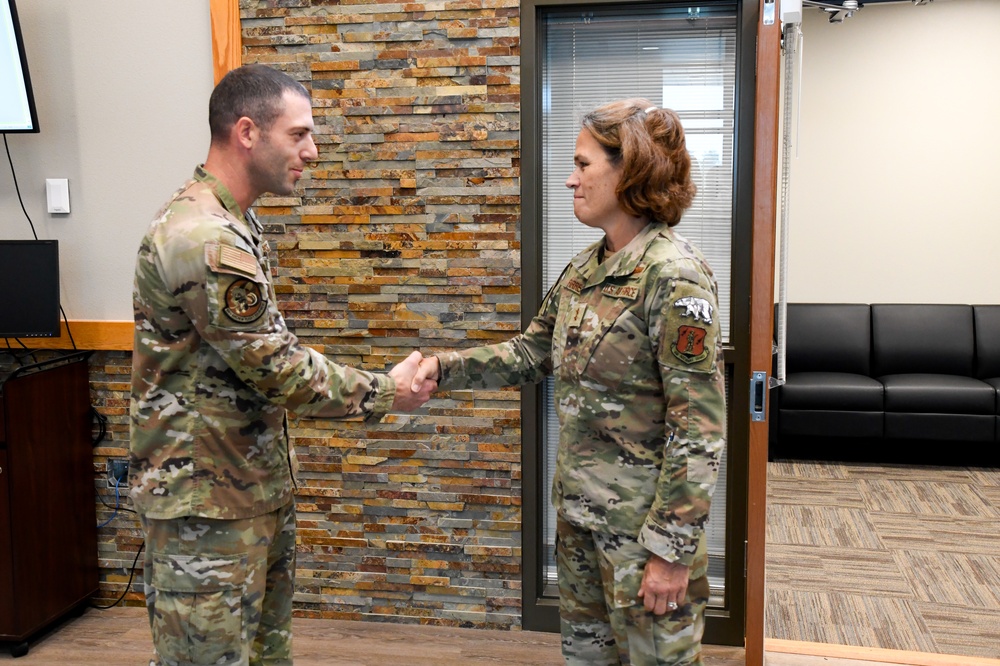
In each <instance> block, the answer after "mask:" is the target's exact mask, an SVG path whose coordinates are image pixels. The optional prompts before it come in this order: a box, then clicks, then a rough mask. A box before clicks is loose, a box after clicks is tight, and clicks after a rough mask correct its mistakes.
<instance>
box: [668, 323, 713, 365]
mask: <svg viewBox="0 0 1000 666" xmlns="http://www.w3.org/2000/svg"><path fill="white" fill-rule="evenodd" d="M707 335H708V331H707V330H705V329H704V328H701V327H699V326H680V327H678V328H677V339H676V340H674V342H672V343H671V344H670V351H671V352H673V354H674V356H676V357H677V358H679V359H680V360H681V361H682V362H684V363H687V364H693V363H697V362H698V361H702V360H704V359H705V358H706V357H707V356H708V350H707V349H706V348H705V336H707Z"/></svg>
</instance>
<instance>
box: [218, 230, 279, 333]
mask: <svg viewBox="0 0 1000 666" xmlns="http://www.w3.org/2000/svg"><path fill="white" fill-rule="evenodd" d="M205 262H206V263H207V265H208V269H209V279H208V284H207V291H208V298H209V308H210V312H209V320H210V321H211V323H212V324H214V325H216V326H218V327H220V328H224V329H230V330H237V331H254V330H257V329H259V328H261V327H262V326H265V325H267V323H268V317H267V316H266V314H267V311H268V288H267V280H266V278H265V277H264V273H263V271H262V270H261V268H260V266H259V265H258V264H257V260H256V258H255V257H254V256H253V254H251V253H249V252H246V251H245V250H241V249H239V248H236V247H233V246H230V245H225V244H220V243H206V244H205Z"/></svg>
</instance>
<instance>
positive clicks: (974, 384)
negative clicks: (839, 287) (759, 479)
mask: <svg viewBox="0 0 1000 666" xmlns="http://www.w3.org/2000/svg"><path fill="white" fill-rule="evenodd" d="M787 319H788V327H787V333H786V335H787V337H786V373H787V381H786V383H785V384H784V385H783V386H780V387H778V388H776V389H775V390H773V391H772V392H771V395H770V398H771V400H770V413H769V417H770V431H771V441H770V454H771V458H772V459H777V458H795V459H835V460H877V461H883V462H917V463H938V464H987V465H996V464H1000V398H998V393H1000V305H953V304H934V305H928V304H921V305H911V304H905V305H904V304H875V305H866V304H841V303H790V304H788V306H787Z"/></svg>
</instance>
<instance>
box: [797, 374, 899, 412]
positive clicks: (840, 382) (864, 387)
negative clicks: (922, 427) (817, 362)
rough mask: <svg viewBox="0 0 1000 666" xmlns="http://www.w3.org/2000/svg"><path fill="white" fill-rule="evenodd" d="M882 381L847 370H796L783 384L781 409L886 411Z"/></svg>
mask: <svg viewBox="0 0 1000 666" xmlns="http://www.w3.org/2000/svg"><path fill="white" fill-rule="evenodd" d="M882 393H883V390H882V384H881V383H880V382H879V381H877V380H875V379H872V378H871V377H865V376H863V375H852V374H848V373H846V372H796V373H794V374H790V375H788V378H787V380H786V381H785V385H784V386H782V387H781V409H783V410H785V409H823V410H856V411H864V412H881V411H882V405H883V402H882Z"/></svg>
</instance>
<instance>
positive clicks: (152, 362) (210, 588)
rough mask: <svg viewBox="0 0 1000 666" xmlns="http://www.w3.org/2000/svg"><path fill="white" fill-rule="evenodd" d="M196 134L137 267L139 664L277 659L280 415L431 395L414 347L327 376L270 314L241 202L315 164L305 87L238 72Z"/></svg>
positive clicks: (287, 469)
mask: <svg viewBox="0 0 1000 666" xmlns="http://www.w3.org/2000/svg"><path fill="white" fill-rule="evenodd" d="M209 124H210V126H211V130H212V143H211V146H210V148H209V154H208V158H207V160H206V162H205V164H204V166H199V167H198V168H197V169H196V170H195V173H194V178H193V179H192V180H190V181H188V182H187V183H185V184H184V186H183V187H181V189H180V190H178V192H177V193H176V194H174V196H173V197H172V198H171V199H170V201H168V202H167V204H166V206H165V207H164V208H163V209H162V210H161V211H160V213H159V214H158V215H157V216H156V219H155V220H154V221H153V223H152V224H151V226H150V227H149V230H148V232H147V234H146V236H145V238H144V239H143V241H142V243H141V245H140V248H139V254H138V259H137V262H136V274H135V286H134V295H133V300H134V309H135V322H136V327H135V340H134V352H133V368H132V404H131V466H130V467H131V469H130V475H129V480H130V485H131V496H132V499H133V501H134V503H135V506H136V509H137V511H138V512H139V514H140V520H141V522H142V527H143V531H144V533H145V537H146V555H145V560H144V582H145V592H146V603H147V608H148V610H149V619H150V625H151V628H152V633H153V644H154V648H155V652H156V655H155V659H154V661H153V662H152V663H155V664H163V665H170V666H173V665H179V664H291V663H292V655H291V610H292V593H293V586H294V567H295V509H294V502H293V497H292V492H293V484H294V480H293V473H294V469H295V456H294V450H293V449H291V448H290V447H289V442H288V435H287V428H286V410H292V411H295V412H297V413H299V414H306V415H311V416H323V417H331V418H344V417H358V418H365V419H378V418H381V416H382V415H384V414H385V413H386V412H387V411H388V410H390V409H402V410H410V409H413V408H415V407H417V406H419V405H420V404H423V402H424V401H426V400H427V399H428V397H429V395H430V392H429V391H425V392H422V393H413V392H411V391H410V387H409V381H410V378H411V377H412V375H413V373H414V372H415V371H416V369H417V363H418V361H419V359H420V356H419V354H418V353H416V352H414V354H412V355H411V356H410V358H408V359H407V360H406V361H404V362H403V363H400V364H399V365H397V366H396V367H395V368H393V370H392V371H391V372H389V373H388V374H376V373H370V372H365V371H361V370H355V369H352V368H348V367H344V366H340V365H337V364H335V363H333V362H331V361H329V360H328V359H327V358H326V357H324V356H323V355H322V354H319V353H318V352H316V351H314V350H312V349H310V348H308V347H304V346H302V345H301V344H299V342H298V340H297V339H296V337H295V335H293V334H292V333H291V332H290V331H289V330H288V328H287V326H286V325H285V321H284V319H283V318H282V316H281V313H280V312H279V311H278V308H277V303H276V299H275V293H274V288H273V286H272V284H271V265H270V261H269V258H268V248H267V244H266V243H265V242H264V241H263V239H262V235H261V234H262V227H261V224H260V223H259V222H258V221H257V219H256V217H255V216H254V215H253V213H252V212H251V211H250V210H249V208H250V206H251V204H252V203H253V202H254V200H255V199H256V198H257V197H258V196H259V195H260V194H262V193H264V192H273V193H277V194H290V193H291V192H292V190H293V188H294V185H295V182H296V181H297V180H298V178H299V177H300V176H301V174H302V171H303V169H304V168H305V166H306V164H307V163H309V162H311V161H313V160H315V159H316V157H317V151H316V146H315V144H314V142H313V139H312V131H313V120H312V108H311V101H310V97H309V93H308V91H306V89H305V88H304V87H302V86H301V85H300V84H299V83H297V82H295V81H294V80H292V79H291V78H289V77H288V76H286V75H284V74H282V73H280V72H277V71H275V70H272V69H270V68H267V67H263V66H259V65H252V66H247V67H241V68H239V69H237V70H234V71H232V72H230V73H229V74H227V75H226V77H225V78H223V80H222V81H221V82H220V83H219V85H218V86H216V88H215V90H214V91H213V93H212V98H211V101H210V103H209ZM397 384H398V385H399V388H398V389H397Z"/></svg>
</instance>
